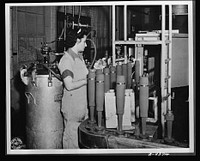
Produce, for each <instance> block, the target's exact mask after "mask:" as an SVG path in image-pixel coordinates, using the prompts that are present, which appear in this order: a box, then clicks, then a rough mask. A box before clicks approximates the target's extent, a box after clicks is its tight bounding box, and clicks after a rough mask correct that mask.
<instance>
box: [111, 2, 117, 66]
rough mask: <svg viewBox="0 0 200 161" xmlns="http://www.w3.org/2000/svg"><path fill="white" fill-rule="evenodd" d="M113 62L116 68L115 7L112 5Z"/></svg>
mask: <svg viewBox="0 0 200 161" xmlns="http://www.w3.org/2000/svg"><path fill="white" fill-rule="evenodd" d="M112 53H113V54H112V62H113V65H114V66H116V63H115V60H116V55H115V5H112Z"/></svg>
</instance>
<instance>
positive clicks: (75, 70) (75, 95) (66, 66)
mask: <svg viewBox="0 0 200 161" xmlns="http://www.w3.org/2000/svg"><path fill="white" fill-rule="evenodd" d="M86 39H87V32H86V30H83V29H79V30H78V31H76V30H72V29H70V30H69V32H67V38H66V47H67V51H66V52H65V53H64V55H63V57H62V58H61V59H60V62H59V65H58V68H59V70H60V74H61V76H62V79H63V82H64V94H63V99H62V108H61V111H62V113H63V117H64V125H65V129H64V134H63V148H64V149H75V148H79V146H78V126H79V125H80V123H81V122H82V121H83V120H84V119H86V118H87V116H88V109H87V87H86V85H87V74H88V69H87V68H86V65H85V62H84V60H83V57H82V54H83V51H84V49H85V47H86V46H87V44H86Z"/></svg>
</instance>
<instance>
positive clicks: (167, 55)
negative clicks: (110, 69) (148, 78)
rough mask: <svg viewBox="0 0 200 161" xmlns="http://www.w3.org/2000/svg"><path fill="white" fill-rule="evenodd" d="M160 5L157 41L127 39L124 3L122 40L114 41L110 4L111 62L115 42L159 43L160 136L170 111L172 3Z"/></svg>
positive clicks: (125, 7)
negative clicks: (160, 14) (167, 16)
mask: <svg viewBox="0 0 200 161" xmlns="http://www.w3.org/2000/svg"><path fill="white" fill-rule="evenodd" d="M133 5H134V4H133ZM136 5H138V4H136ZM159 6H161V7H162V24H161V25H162V26H161V27H162V30H161V31H162V32H161V35H162V36H161V40H158V41H133V40H127V5H124V41H122V40H121V41H116V33H115V29H116V25H115V18H116V17H115V14H116V12H115V10H116V5H112V53H113V54H112V62H113V65H114V66H116V62H117V61H118V60H117V59H116V52H115V46H116V45H117V44H123V45H128V44H133V45H159V44H160V45H161V124H162V137H163V138H164V136H165V121H166V120H165V115H166V114H167V112H168V111H171V69H172V68H171V59H172V4H159ZM166 6H169V33H168V37H167V39H166V34H165V31H166V30H165V25H166V19H165V17H166ZM124 55H125V56H124V59H123V60H124V63H127V50H126V46H125V47H124Z"/></svg>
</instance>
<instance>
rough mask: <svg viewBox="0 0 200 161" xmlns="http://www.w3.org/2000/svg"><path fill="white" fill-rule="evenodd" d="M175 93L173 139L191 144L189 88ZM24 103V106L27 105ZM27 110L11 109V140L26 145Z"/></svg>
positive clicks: (174, 89)
mask: <svg viewBox="0 0 200 161" xmlns="http://www.w3.org/2000/svg"><path fill="white" fill-rule="evenodd" d="M172 92H174V93H175V97H174V99H172V110H173V113H174V122H173V132H172V137H173V138H174V139H175V140H176V141H178V142H180V143H184V144H189V102H188V93H189V87H188V86H185V87H178V88H173V89H172ZM23 102H24V101H23ZM23 102H22V104H21V105H22V106H23V107H25V104H24V103H23ZM24 110H25V109H24V108H21V109H19V110H14V109H13V108H11V138H14V137H18V138H20V139H22V141H23V143H24V144H25V140H26V139H25V113H24V112H25V111H24Z"/></svg>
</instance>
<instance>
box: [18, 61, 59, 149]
mask: <svg viewBox="0 0 200 161" xmlns="http://www.w3.org/2000/svg"><path fill="white" fill-rule="evenodd" d="M26 73H27V74H26V75H24V76H23V75H21V78H22V81H23V82H24V83H25V84H26V90H25V96H26V97H27V107H26V146H27V148H28V149H62V135H63V118H62V115H61V112H60V109H61V100H62V92H63V85H62V81H61V79H60V80H59V79H58V78H59V73H58V70H57V68H48V67H45V68H44V65H42V64H35V65H33V66H32V67H31V69H30V68H29V71H27V72H26ZM24 80H25V81H24Z"/></svg>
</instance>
